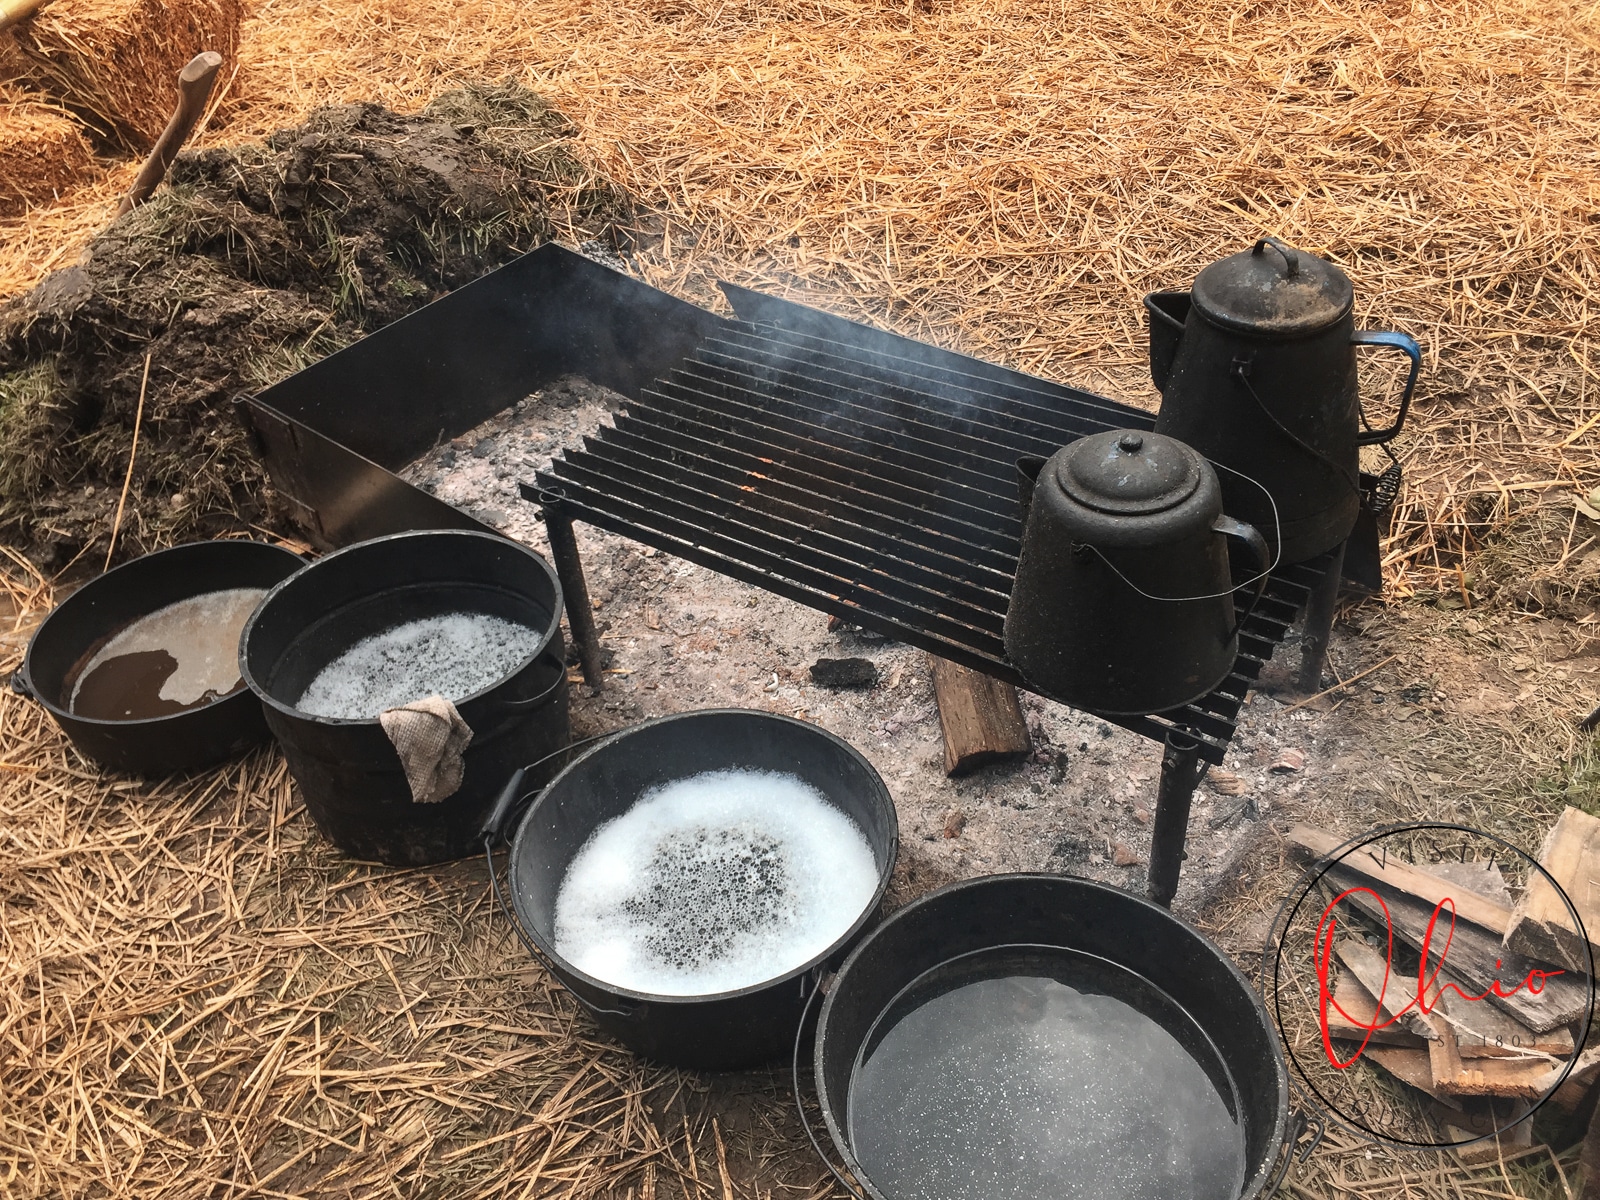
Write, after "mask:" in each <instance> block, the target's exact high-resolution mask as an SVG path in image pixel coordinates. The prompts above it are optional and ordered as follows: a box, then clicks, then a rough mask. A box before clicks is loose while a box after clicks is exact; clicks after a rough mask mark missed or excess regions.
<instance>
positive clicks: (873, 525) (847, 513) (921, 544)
mask: <svg viewBox="0 0 1600 1200" xmlns="http://www.w3.org/2000/svg"><path fill="white" fill-rule="evenodd" d="M685 443H688V444H687V445H686V444H685ZM601 445H608V446H616V447H618V448H619V449H624V450H627V451H629V452H632V453H633V454H635V455H638V456H640V457H641V458H643V459H644V460H645V465H646V469H650V468H653V466H654V463H655V461H658V460H660V459H662V458H663V457H665V459H666V460H667V461H670V462H672V463H673V464H674V465H675V466H677V467H680V468H682V469H684V470H689V471H693V472H695V473H696V474H697V475H701V476H704V477H705V478H706V479H708V480H710V481H712V485H714V486H718V487H735V488H738V489H739V491H740V492H741V493H744V494H746V495H748V496H749V501H748V503H749V504H750V506H751V507H752V508H755V507H758V505H757V502H758V501H760V500H762V499H765V498H771V499H772V500H773V501H775V502H780V503H783V504H785V505H792V506H794V508H795V509H797V510H802V511H804V512H809V513H815V514H817V515H818V517H819V518H821V519H824V520H829V519H832V518H833V517H835V516H837V517H839V518H843V519H844V520H845V521H847V522H849V523H850V524H851V525H852V526H854V527H856V529H858V530H861V531H864V532H865V534H866V535H867V536H868V537H870V538H872V539H873V541H874V542H877V541H881V540H882V539H885V538H892V539H895V540H896V542H897V543H898V544H899V545H900V546H901V547H903V552H904V553H905V554H906V555H907V556H909V557H911V558H912V561H914V562H919V563H921V564H922V565H923V566H926V567H931V568H933V569H934V570H941V569H945V570H948V564H949V563H950V562H951V561H954V562H955V563H956V564H958V566H964V565H966V564H971V565H972V566H973V567H975V568H978V569H979V571H980V572H987V573H988V575H990V576H992V578H990V579H988V580H987V581H986V585H987V587H988V588H989V590H991V591H994V592H996V593H997V594H999V595H1001V596H1005V595H1007V594H1008V593H1009V591H1010V587H1011V577H1012V575H1013V574H1014V573H1015V570H1016V564H1017V559H1016V555H1015V554H1005V553H1002V552H999V551H994V550H991V549H989V548H988V547H987V546H984V545H983V544H982V543H981V542H979V541H978V540H977V535H980V534H981V532H982V531H981V530H979V529H977V528H976V527H973V526H967V527H966V529H965V530H964V531H963V532H962V533H947V532H945V531H944V530H941V529H937V528H933V527H931V526H930V525H929V524H927V522H928V521H929V520H930V519H931V518H932V516H933V514H930V513H925V512H921V511H919V510H917V509H913V508H911V507H910V506H909V505H904V504H898V503H895V502H893V501H889V500H885V499H883V498H881V497H874V496H870V495H864V494H862V493H860V492H859V491H857V490H856V489H853V488H851V487H849V486H848V485H841V486H840V488H839V489H838V490H837V491H836V492H834V493H833V495H834V496H835V497H837V499H836V501H835V502H834V503H832V504H828V505H827V506H826V507H824V506H821V505H820V504H819V502H818V500H817V490H816V485H815V480H814V479H807V478H805V477H804V475H803V474H801V473H800V472H797V471H794V470H792V469H789V468H787V467H786V466H785V465H783V464H781V463H779V462H777V461H773V460H772V459H765V460H764V459H762V458H758V457H753V456H749V455H744V454H738V455H732V454H724V455H722V456H720V457H718V456H716V451H717V447H715V446H710V445H707V444H706V443H704V442H695V441H694V440H693V439H690V438H684V437H681V436H676V435H673V434H664V433H662V432H661V431H659V430H651V431H650V432H649V433H643V432H639V431H637V430H636V429H635V428H634V426H633V423H632V422H630V421H627V420H626V419H618V421H617V422H616V427H615V432H614V433H612V434H611V435H610V436H609V437H607V438H605V439H604V441H591V442H590V443H589V448H590V449H591V450H593V451H595V452H596V453H598V452H599V447H600V446H601ZM958 528H959V526H958ZM852 540H860V539H859V537H854V538H852ZM982 578H983V576H982V574H981V573H980V574H975V575H974V579H975V580H981V579H982Z"/></svg>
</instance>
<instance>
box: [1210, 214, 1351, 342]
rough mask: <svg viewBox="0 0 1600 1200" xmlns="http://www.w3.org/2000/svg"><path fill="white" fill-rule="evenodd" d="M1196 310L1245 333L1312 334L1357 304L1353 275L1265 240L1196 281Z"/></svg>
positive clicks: (1324, 261) (1232, 255)
mask: <svg viewBox="0 0 1600 1200" xmlns="http://www.w3.org/2000/svg"><path fill="white" fill-rule="evenodd" d="M1191 296H1192V298H1193V302H1194V306H1195V308H1197V309H1198V310H1199V311H1200V313H1201V314H1202V315H1203V316H1204V317H1205V318H1206V319H1207V320H1209V321H1211V322H1213V323H1214V324H1217V325H1221V326H1223V327H1224V328H1227V329H1237V330H1241V331H1242V332H1245V333H1262V334H1283V335H1289V334H1302V333H1314V332H1315V331H1317V330H1319V329H1324V328H1326V327H1327V326H1329V325H1332V324H1333V323H1334V322H1335V321H1339V320H1342V319H1343V318H1344V316H1345V315H1346V314H1347V313H1348V312H1349V311H1350V309H1351V306H1352V305H1353V304H1354V303H1355V288H1354V287H1353V286H1352V285H1351V283H1350V276H1348V275H1346V274H1345V273H1344V272H1343V271H1341V270H1340V269H1339V268H1338V267H1336V266H1334V265H1333V264H1332V263H1331V262H1328V261H1327V260H1326V259H1323V258H1318V257H1317V256H1316V255H1315V254H1307V253H1306V252H1305V251H1304V250H1296V249H1294V248H1293V247H1291V246H1286V245H1284V243H1282V242H1280V241H1279V240H1278V239H1277V238H1262V239H1261V240H1260V241H1259V242H1257V243H1256V244H1255V245H1254V246H1253V247H1252V248H1250V249H1249V250H1241V251H1240V252H1239V253H1238V254H1230V255H1229V256H1228V257H1227V258H1224V259H1222V260H1221V261H1220V262H1214V263H1212V264H1211V265H1210V266H1209V267H1207V268H1205V269H1204V270H1203V271H1201V272H1200V274H1199V275H1197V276H1196V277H1195V281H1194V290H1193V292H1192V293H1191Z"/></svg>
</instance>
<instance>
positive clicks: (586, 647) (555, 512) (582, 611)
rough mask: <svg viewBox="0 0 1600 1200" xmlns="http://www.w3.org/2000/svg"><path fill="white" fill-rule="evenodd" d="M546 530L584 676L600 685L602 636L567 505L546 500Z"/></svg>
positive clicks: (543, 507)
mask: <svg viewBox="0 0 1600 1200" xmlns="http://www.w3.org/2000/svg"><path fill="white" fill-rule="evenodd" d="M542 511H543V514H544V528H545V532H546V533H548V534H549V535H550V553H551V555H552V556H553V557H554V558H555V560H556V578H557V579H559V580H561V594H562V595H563V596H564V597H566V601H567V624H568V626H570V627H571V629H572V640H573V641H574V642H576V643H577V644H578V661H579V662H580V663H582V664H583V678H584V682H586V683H587V684H588V685H589V686H590V687H592V688H598V687H599V686H600V685H601V683H602V682H603V681H604V678H605V676H604V675H602V674H601V671H600V637H599V635H598V634H597V633H595V629H594V609H593V607H591V605H590V604H589V587H588V585H587V584H586V583H585V582H584V580H583V560H582V559H580V558H579V557H578V539H577V538H576V537H575V536H573V533H572V517H571V516H570V515H569V514H568V512H567V509H566V506H565V505H563V504H559V503H549V502H546V503H545V504H544V505H543V506H542Z"/></svg>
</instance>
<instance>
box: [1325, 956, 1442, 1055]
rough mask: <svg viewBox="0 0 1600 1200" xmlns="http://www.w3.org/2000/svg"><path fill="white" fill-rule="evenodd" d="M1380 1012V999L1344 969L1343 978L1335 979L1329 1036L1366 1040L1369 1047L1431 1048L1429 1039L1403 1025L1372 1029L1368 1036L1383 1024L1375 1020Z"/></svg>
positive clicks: (1340, 1038) (1355, 1040) (1341, 976)
mask: <svg viewBox="0 0 1600 1200" xmlns="http://www.w3.org/2000/svg"><path fill="white" fill-rule="evenodd" d="M1377 1011H1378V1002H1377V1000H1376V999H1374V998H1373V995H1372V993H1371V992H1369V991H1367V989H1366V988H1364V987H1362V986H1361V984H1360V982H1359V981H1358V980H1357V979H1356V977H1355V975H1354V973H1353V972H1350V971H1340V972H1339V978H1338V979H1336V980H1335V981H1334V985H1333V997H1332V1002H1331V1003H1330V1004H1329V1005H1328V1036H1329V1037H1332V1038H1338V1039H1339V1040H1340V1041H1345V1042H1356V1043H1360V1042H1361V1041H1363V1040H1365V1041H1366V1043H1367V1046H1368V1048H1369V1049H1370V1048H1371V1047H1373V1046H1387V1047H1392V1048H1394V1049H1397V1050H1420V1051H1426V1050H1427V1048H1428V1039H1427V1038H1425V1037H1423V1036H1421V1035H1420V1034H1415V1033H1412V1032H1411V1031H1410V1030H1408V1029H1406V1028H1404V1027H1403V1026H1401V1025H1399V1024H1394V1025H1384V1026H1383V1028H1381V1029H1372V1032H1371V1036H1368V1033H1367V1031H1368V1029H1369V1028H1371V1027H1372V1026H1374V1025H1377V1024H1378V1023H1379V1022H1378V1021H1377V1020H1375V1019H1374V1017H1375V1015H1376V1013H1377ZM1384 1019H1385V1020H1386V1019H1387V1014H1386V1015H1385V1018H1384Z"/></svg>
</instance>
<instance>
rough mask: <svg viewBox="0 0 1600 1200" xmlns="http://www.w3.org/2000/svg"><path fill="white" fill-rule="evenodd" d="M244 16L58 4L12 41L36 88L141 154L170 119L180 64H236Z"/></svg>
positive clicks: (193, 6)
mask: <svg viewBox="0 0 1600 1200" xmlns="http://www.w3.org/2000/svg"><path fill="white" fill-rule="evenodd" d="M243 12H244V9H243V4H242V3H241V0H56V2H55V3H53V4H50V5H47V6H46V7H45V8H44V9H42V10H40V12H39V13H38V14H37V15H36V16H34V17H33V18H32V19H31V20H29V21H26V22H24V23H23V24H21V25H19V26H17V27H16V29H15V42H16V48H17V51H18V52H19V53H20V54H21V55H22V57H23V58H24V59H25V60H26V61H27V71H28V78H29V79H30V80H32V81H33V83H34V84H35V86H38V87H42V88H45V89H48V90H49V91H50V92H51V93H52V94H54V95H55V96H56V98H57V99H58V100H59V101H60V102H61V103H62V104H64V105H66V106H67V107H69V108H71V109H72V110H73V111H74V112H76V113H78V114H80V115H81V116H82V117H83V119H84V120H85V121H86V122H87V123H88V124H90V125H91V126H92V127H93V128H94V129H95V130H96V131H97V132H98V133H99V135H100V136H102V137H104V138H107V139H109V140H112V141H115V142H118V143H121V144H122V145H123V146H125V147H127V148H128V149H130V150H134V151H144V150H148V149H149V148H150V147H151V146H152V145H154V144H155V140H156V138H157V137H159V136H160V134H161V131H162V129H163V128H165V127H166V124H167V119H168V118H169V117H171V115H172V110H173V106H174V105H175V104H176V102H177V80H178V72H179V71H181V70H182V69H183V67H184V64H185V63H187V62H188V61H189V60H190V59H191V58H193V57H194V56H195V55H196V54H199V53H200V52H201V51H202V50H215V51H216V52H217V53H219V54H221V55H222V57H223V61H224V63H227V64H231V63H232V62H233V61H234V59H235V56H236V55H237V53H238V49H239V26H240V21H241V19H242V17H243ZM224 69H225V70H231V69H232V68H231V66H228V67H225V68H224ZM224 80H226V76H224Z"/></svg>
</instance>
